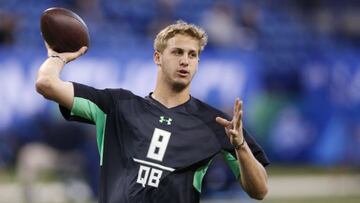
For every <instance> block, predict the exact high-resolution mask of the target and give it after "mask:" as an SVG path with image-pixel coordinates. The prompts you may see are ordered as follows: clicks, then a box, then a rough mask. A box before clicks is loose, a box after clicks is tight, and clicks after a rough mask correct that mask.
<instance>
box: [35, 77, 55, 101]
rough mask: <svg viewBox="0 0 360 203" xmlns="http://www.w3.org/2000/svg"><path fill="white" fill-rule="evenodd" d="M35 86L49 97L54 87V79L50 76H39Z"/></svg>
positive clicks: (40, 92)
mask: <svg viewBox="0 0 360 203" xmlns="http://www.w3.org/2000/svg"><path fill="white" fill-rule="evenodd" d="M35 87H36V91H37V92H38V93H39V94H41V95H42V96H44V97H45V98H46V99H49V98H50V95H51V92H52V88H53V80H52V78H51V77H49V76H39V77H38V78H37V79H36V83H35Z"/></svg>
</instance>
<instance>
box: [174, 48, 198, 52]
mask: <svg viewBox="0 0 360 203" xmlns="http://www.w3.org/2000/svg"><path fill="white" fill-rule="evenodd" d="M171 50H184V49H183V48H180V47H173V48H171ZM189 52H197V51H196V50H194V49H190V50H189Z"/></svg>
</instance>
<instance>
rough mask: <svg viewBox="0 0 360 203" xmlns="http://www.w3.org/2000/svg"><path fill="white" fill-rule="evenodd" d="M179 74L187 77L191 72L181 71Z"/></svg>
mask: <svg viewBox="0 0 360 203" xmlns="http://www.w3.org/2000/svg"><path fill="white" fill-rule="evenodd" d="M178 73H179V75H180V76H184V77H185V76H187V75H188V74H189V71H187V70H184V69H181V70H179V71H178Z"/></svg>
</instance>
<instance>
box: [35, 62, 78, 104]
mask: <svg viewBox="0 0 360 203" xmlns="http://www.w3.org/2000/svg"><path fill="white" fill-rule="evenodd" d="M64 65H65V64H64V62H63V61H62V60H60V59H59V58H56V57H49V58H48V59H46V60H45V62H44V63H43V64H42V65H41V67H40V68H39V71H38V74H37V78H36V91H37V92H38V93H40V94H41V95H43V96H44V97H45V98H47V99H50V100H53V101H56V102H58V103H59V104H61V105H63V106H65V107H67V108H71V106H72V100H73V99H72V98H73V90H72V84H71V83H69V82H65V81H62V80H61V79H60V73H61V71H62V69H63V67H64Z"/></svg>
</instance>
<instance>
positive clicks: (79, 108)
mask: <svg viewBox="0 0 360 203" xmlns="http://www.w3.org/2000/svg"><path fill="white" fill-rule="evenodd" d="M71 115H75V116H79V117H81V118H85V119H88V120H90V121H93V122H94V123H95V124H96V140H97V145H98V150H99V154H100V165H102V162H103V152H104V135H105V127H106V116H107V115H106V114H105V113H104V112H103V111H102V110H101V109H100V108H99V107H98V106H97V105H96V104H95V103H93V102H92V101H90V100H88V99H84V98H80V97H75V98H74V104H73V107H72V109H71Z"/></svg>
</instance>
